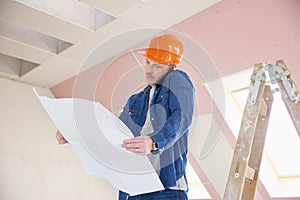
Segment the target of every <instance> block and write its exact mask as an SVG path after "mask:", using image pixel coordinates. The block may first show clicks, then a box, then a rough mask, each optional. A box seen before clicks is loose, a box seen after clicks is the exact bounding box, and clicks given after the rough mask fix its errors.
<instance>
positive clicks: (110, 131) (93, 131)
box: [34, 90, 164, 195]
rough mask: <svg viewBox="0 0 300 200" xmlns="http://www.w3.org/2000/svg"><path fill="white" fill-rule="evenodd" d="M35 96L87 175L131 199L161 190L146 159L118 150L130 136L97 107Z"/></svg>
mask: <svg viewBox="0 0 300 200" xmlns="http://www.w3.org/2000/svg"><path fill="white" fill-rule="evenodd" d="M34 91H35V90H34ZM35 93H36V91H35ZM36 95H37V97H38V98H39V100H40V102H41V104H42V105H43V107H44V108H45V110H46V112H47V113H48V115H49V116H50V118H51V119H52V121H53V122H54V124H55V126H56V127H57V129H58V130H59V131H60V132H61V133H62V135H63V136H64V137H65V138H66V140H68V142H69V143H70V145H71V146H72V149H73V151H74V153H75V154H76V155H77V157H78V158H79V160H80V161H81V163H82V165H83V167H84V169H85V171H86V173H88V174H93V175H95V176H98V177H100V178H103V179H105V180H107V181H109V182H110V183H111V184H112V185H113V186H114V187H115V188H117V189H118V190H122V191H124V192H127V193H129V194H131V195H136V194H140V193H147V192H153V191H158V190H163V189H164V188H163V185H162V183H161V182H160V180H159V177H158V176H157V174H156V172H155V170H154V169H153V167H152V165H151V162H150V161H149V159H148V157H147V156H141V155H136V154H133V153H130V152H128V151H126V150H125V149H123V148H122V147H121V144H122V141H123V140H124V139H126V138H130V137H133V135H132V134H131V132H130V131H129V129H128V128H127V127H126V126H125V125H124V124H123V123H122V122H121V121H120V120H119V119H118V118H117V117H115V116H114V115H113V114H112V113H111V112H110V111H108V110H107V109H106V108H105V107H104V106H102V105H101V104H100V103H97V102H93V101H88V100H84V99H79V98H62V99H51V98H48V97H45V96H39V95H38V94H37V93H36Z"/></svg>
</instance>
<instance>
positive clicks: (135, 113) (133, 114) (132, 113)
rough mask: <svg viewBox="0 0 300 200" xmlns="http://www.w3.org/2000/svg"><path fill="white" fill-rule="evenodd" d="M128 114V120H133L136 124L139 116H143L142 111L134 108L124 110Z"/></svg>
mask: <svg viewBox="0 0 300 200" xmlns="http://www.w3.org/2000/svg"><path fill="white" fill-rule="evenodd" d="M124 112H125V114H126V116H127V117H126V119H127V121H131V122H133V123H134V124H138V121H139V118H140V116H141V112H139V111H136V110H133V109H125V110H124Z"/></svg>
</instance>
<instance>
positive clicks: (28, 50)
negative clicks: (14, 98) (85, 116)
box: [0, 0, 219, 88]
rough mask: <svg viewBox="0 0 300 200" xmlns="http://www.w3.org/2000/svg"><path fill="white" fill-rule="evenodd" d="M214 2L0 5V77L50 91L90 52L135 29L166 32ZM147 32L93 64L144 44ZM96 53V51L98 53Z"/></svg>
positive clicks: (94, 0)
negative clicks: (109, 40) (162, 30)
mask: <svg viewBox="0 0 300 200" xmlns="http://www.w3.org/2000/svg"><path fill="white" fill-rule="evenodd" d="M217 2H219V0H201V1H199V0H163V1H162V0H78V1H76V0H15V1H13V0H1V1H0V77H2V78H8V79H12V80H16V81H20V82H25V83H29V84H33V85H38V86H42V87H47V88H50V87H52V86H54V85H56V84H58V83H60V82H62V81H64V80H66V79H68V78H70V77H72V76H74V75H76V74H77V72H78V70H79V69H80V67H81V65H82V63H83V61H84V59H85V58H86V57H87V56H88V55H89V53H90V51H91V50H93V49H94V48H95V47H96V46H99V44H101V43H103V42H104V41H106V40H108V39H111V38H112V37H114V36H116V35H119V34H120V33H124V32H126V31H132V30H136V29H145V28H149V27H151V28H156V29H155V30H158V29H160V30H161V29H166V28H168V27H171V26H173V25H175V24H177V23H178V22H180V21H182V20H184V19H186V18H188V17H190V16H192V15H194V14H196V13H198V12H200V11H202V10H204V9H206V8H207V7H209V6H211V5H213V4H215V3H217ZM155 33H156V32H155V31H150V32H149V31H146V32H144V34H141V35H138V36H137V37H134V38H132V39H130V41H124V42H121V43H122V44H120V42H119V43H118V44H116V46H113V47H111V48H109V50H108V48H107V47H105V46H103V48H105V49H102V50H101V51H100V52H104V53H103V54H102V55H101V56H99V58H98V60H97V62H101V61H103V60H105V59H107V58H109V57H111V56H113V55H115V54H117V53H119V52H120V51H122V50H125V49H127V48H129V47H131V46H133V45H135V44H137V43H138V42H140V41H142V40H143V39H146V38H147V37H149V36H150V35H153V34H155ZM100 48H101V47H100Z"/></svg>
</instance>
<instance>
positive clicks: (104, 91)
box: [51, 0, 300, 113]
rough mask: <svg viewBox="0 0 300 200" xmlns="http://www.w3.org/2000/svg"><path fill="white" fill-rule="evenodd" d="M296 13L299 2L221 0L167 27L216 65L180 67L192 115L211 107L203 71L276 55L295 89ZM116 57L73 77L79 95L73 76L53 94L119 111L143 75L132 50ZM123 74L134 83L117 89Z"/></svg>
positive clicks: (299, 61) (299, 46)
mask: <svg viewBox="0 0 300 200" xmlns="http://www.w3.org/2000/svg"><path fill="white" fill-rule="evenodd" d="M299 11H300V1H299V0H289V1H285V0H240V1H235V0H224V1H222V2H220V3H218V4H216V5H214V6H212V7H210V8H208V9H206V10H205V11H203V12H201V13H198V14H196V15H194V16H193V17H190V18H189V19H187V20H184V21H182V22H180V23H178V24H177V25H175V26H173V27H171V29H172V30H175V31H178V32H179V33H181V34H182V35H185V36H187V37H190V38H192V40H194V41H195V43H197V44H199V46H200V45H201V46H202V47H203V48H204V50H205V51H206V52H207V53H208V55H209V56H210V58H211V59H212V61H213V62H214V64H215V66H211V65H210V63H208V62H206V61H205V60H203V63H199V62H198V63H195V64H196V65H197V66H199V65H202V66H201V67H202V69H203V72H200V74H199V70H198V72H197V71H195V68H193V67H186V65H187V63H185V65H183V66H182V68H185V71H187V72H188V73H189V74H190V76H191V78H192V80H193V82H194V84H195V87H196V89H197V94H198V97H199V98H198V99H197V102H198V107H199V108H198V109H197V112H196V113H207V112H211V111H212V104H211V100H210V98H209V95H208V94H207V92H206V90H205V88H204V87H203V85H202V84H201V83H203V81H207V80H209V79H211V78H212V77H210V75H209V74H208V73H207V72H205V71H204V70H208V71H209V70H210V68H212V67H215V68H216V70H218V72H219V73H220V75H228V74H231V73H235V72H237V71H240V70H243V69H247V68H250V67H252V66H253V65H254V64H255V63H259V62H268V63H274V64H275V61H276V60H277V59H284V60H285V62H286V64H287V65H288V67H289V68H290V70H291V71H292V77H293V79H294V81H295V82H296V84H297V85H298V87H299V85H300V73H299V71H298V68H297V66H300V56H299V55H298V54H299V52H300V37H299V35H300V20H299V19H300V12H299ZM197 53H198V52H197V51H193V50H190V51H189V49H188V48H187V51H186V55H188V56H191V57H192V56H193V55H192V54H195V55H194V57H195V56H196V57H197ZM199 54H200V53H199ZM116 58H117V59H115V58H114V59H110V60H108V61H106V62H103V63H99V64H98V65H97V66H95V67H94V68H92V69H90V70H88V71H87V72H85V73H83V74H84V75H81V76H79V77H80V78H78V77H77V78H78V80H80V81H77V84H76V87H75V88H76V91H80V93H78V92H77V93H74V91H73V89H74V88H73V87H74V84H73V83H74V80H75V77H73V78H71V79H69V80H66V81H64V82H62V83H60V84H58V85H56V86H54V87H53V88H51V90H52V92H53V93H54V94H55V96H57V97H58V98H59V97H71V96H72V95H73V96H76V97H84V98H87V99H93V100H97V101H100V102H101V103H102V104H104V105H105V106H106V107H107V108H109V109H110V110H119V109H121V107H122V104H123V103H124V102H125V101H126V98H127V97H128V96H129V94H130V92H132V90H130V89H128V88H127V87H131V88H134V89H136V87H137V86H140V87H141V84H142V82H143V80H144V79H143V72H142V71H141V70H138V63H137V62H136V61H135V59H134V58H133V56H132V54H131V53H123V54H121V56H117V57H116ZM108 68H109V69H108ZM103 71H104V72H105V73H103ZM124 74H126V76H125V79H129V77H131V76H133V78H132V79H131V80H133V82H134V83H135V84H137V83H138V85H132V84H131V83H130V81H126V84H123V86H124V85H126V86H127V87H121V88H122V90H121V89H120V83H121V82H122V81H121V80H120V79H122V78H124ZM127 75H129V77H127ZM249 78H250V77H249ZM134 80H135V81H134ZM199 83H200V84H199ZM78 88H79V90H78ZM113 88H114V92H116V91H117V93H118V94H119V93H120V92H121V93H120V95H118V97H119V98H118V99H119V101H118V102H115V103H113V102H112V101H113V100H112V96H114V95H115V93H112V89H113ZM203 104H204V105H205V106H202V105H203ZM113 107H114V108H113ZM198 111H199V112H198Z"/></svg>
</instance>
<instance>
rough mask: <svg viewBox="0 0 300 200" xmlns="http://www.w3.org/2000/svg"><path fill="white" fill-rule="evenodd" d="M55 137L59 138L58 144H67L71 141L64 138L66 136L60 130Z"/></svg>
mask: <svg viewBox="0 0 300 200" xmlns="http://www.w3.org/2000/svg"><path fill="white" fill-rule="evenodd" d="M55 137H56V139H57V142H58V144H66V143H69V142H68V141H67V140H66V139H65V138H64V136H63V135H62V134H61V132H59V131H57V132H56V135H55Z"/></svg>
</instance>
